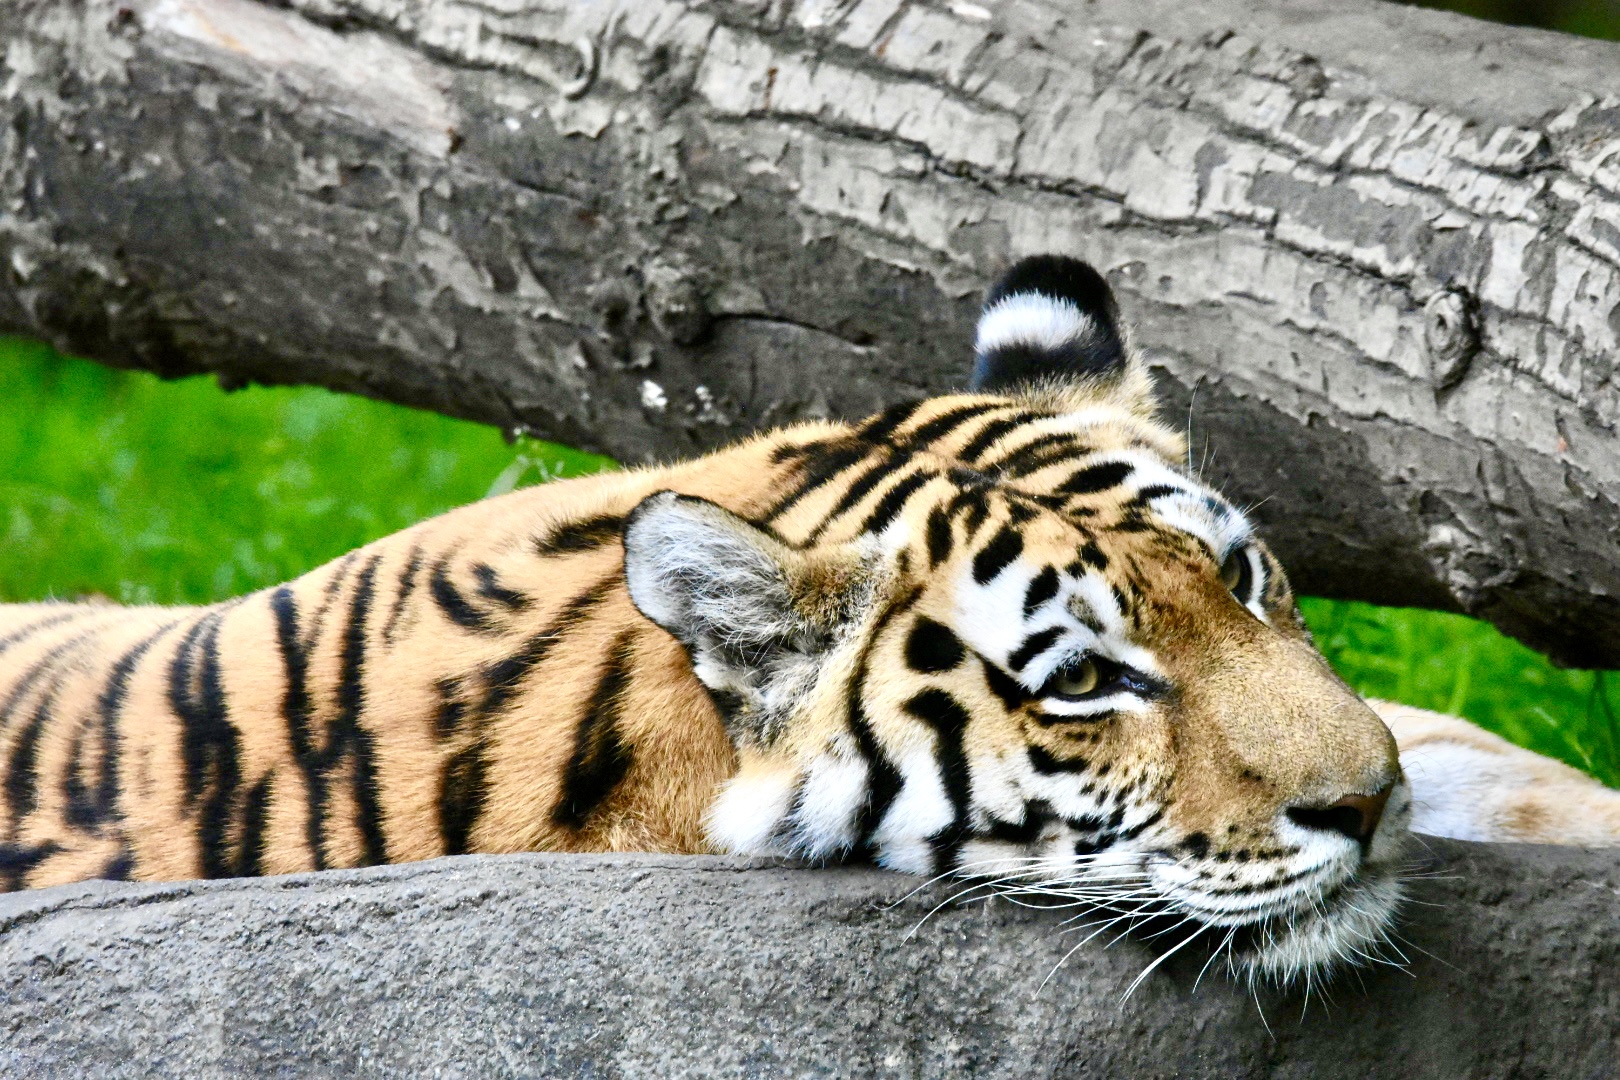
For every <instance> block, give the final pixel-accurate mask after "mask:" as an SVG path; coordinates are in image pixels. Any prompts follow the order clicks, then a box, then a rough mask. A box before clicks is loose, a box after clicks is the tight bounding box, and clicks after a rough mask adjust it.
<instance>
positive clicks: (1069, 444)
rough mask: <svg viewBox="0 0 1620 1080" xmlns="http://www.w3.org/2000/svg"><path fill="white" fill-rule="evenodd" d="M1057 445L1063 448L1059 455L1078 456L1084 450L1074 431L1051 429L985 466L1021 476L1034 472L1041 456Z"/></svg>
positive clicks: (1044, 455)
mask: <svg viewBox="0 0 1620 1080" xmlns="http://www.w3.org/2000/svg"><path fill="white" fill-rule="evenodd" d="M1057 446H1062V447H1063V448H1064V453H1063V454H1062V455H1060V456H1069V455H1074V456H1079V455H1080V454H1081V453H1083V452H1084V450H1083V448H1082V446H1081V443H1080V441H1079V439H1078V438H1077V437H1076V436H1075V434H1074V432H1072V431H1051V432H1047V433H1046V434H1045V435H1039V436H1037V437H1035V438H1033V439H1031V440H1029V442H1027V443H1025V444H1023V445H1022V446H1020V447H1019V448H1018V449H1016V450H1013V451H1011V452H1009V453H1008V454H1007V455H1006V456H1005V457H1003V458H1002V459H1001V460H1000V461H997V462H996V463H995V464H994V465H990V466H987V468H990V469H994V470H995V471H996V472H999V473H1001V474H1002V475H1003V476H1022V475H1024V474H1025V473H1031V472H1034V471H1035V470H1036V468H1038V467H1040V466H1039V465H1037V464H1036V463H1037V462H1041V461H1042V459H1043V457H1047V456H1048V455H1047V451H1049V450H1051V449H1052V448H1053V447H1057ZM1046 464H1049V462H1046Z"/></svg>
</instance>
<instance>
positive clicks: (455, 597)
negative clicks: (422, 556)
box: [429, 557, 495, 634]
mask: <svg viewBox="0 0 1620 1080" xmlns="http://www.w3.org/2000/svg"><path fill="white" fill-rule="evenodd" d="M449 564H450V560H449V558H448V557H446V558H443V559H440V560H439V561H438V562H437V563H435V564H434V566H433V573H432V575H431V576H430V580H429V587H430V588H431V589H432V591H433V600H434V602H435V603H437V604H438V605H439V610H440V611H442V612H444V614H445V616H446V617H447V618H448V619H449V620H450V621H451V622H453V623H455V624H456V625H457V626H464V627H466V628H467V629H468V630H476V631H478V632H479V633H483V634H487V633H491V632H493V631H494V629H495V627H494V626H492V625H491V623H490V621H489V616H488V615H486V614H485V613H484V612H482V611H480V610H478V609H477V608H475V607H473V605H472V604H470V603H468V602H467V598H466V597H465V596H462V595H461V593H460V591H459V590H457V588H456V587H455V585H453V584H451V581H450V567H449Z"/></svg>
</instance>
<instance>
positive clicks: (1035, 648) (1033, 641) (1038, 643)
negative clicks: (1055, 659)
mask: <svg viewBox="0 0 1620 1080" xmlns="http://www.w3.org/2000/svg"><path fill="white" fill-rule="evenodd" d="M1062 636H1063V628H1062V627H1061V626H1048V627H1047V628H1046V629H1045V630H1040V631H1037V632H1036V633H1033V634H1031V635H1030V636H1029V637H1028V638H1026V639H1025V640H1024V643H1023V644H1022V645H1020V646H1018V648H1016V649H1014V650H1013V651H1012V654H1011V655H1010V656H1008V657H1007V666H1008V667H1009V668H1011V669H1012V670H1013V671H1023V670H1024V669H1025V668H1026V667H1028V666H1029V662H1030V661H1031V660H1033V659H1035V658H1036V657H1037V656H1039V655H1041V653H1043V652H1045V651H1046V650H1047V649H1050V648H1051V647H1052V645H1053V643H1055V642H1056V641H1057V639H1058V638H1060V637H1062Z"/></svg>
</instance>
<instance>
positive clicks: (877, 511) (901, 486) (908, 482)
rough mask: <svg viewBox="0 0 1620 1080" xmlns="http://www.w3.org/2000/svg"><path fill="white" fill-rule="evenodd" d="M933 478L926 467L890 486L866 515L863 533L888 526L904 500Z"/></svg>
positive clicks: (903, 506) (897, 514)
mask: <svg viewBox="0 0 1620 1080" xmlns="http://www.w3.org/2000/svg"><path fill="white" fill-rule="evenodd" d="M933 478H934V474H933V473H931V472H929V471H928V470H926V469H923V470H919V471H918V472H914V473H912V474H911V475H910V476H908V477H906V478H905V479H904V480H902V481H900V482H899V483H898V484H896V485H894V487H892V488H890V489H889V490H888V491H886V492H885V493H884V495H883V498H881V499H879V500H878V504H877V505H876V506H874V507H873V508H872V512H871V513H870V514H868V515H867V517H866V523H865V524H864V525H862V526H861V531H862V532H864V533H879V532H882V531H883V530H884V529H886V528H888V527H889V523H890V522H892V521H893V520H894V519H895V518H896V517H898V516H900V511H901V510H903V509H904V508H905V505H906V500H907V499H909V498H911V497H912V496H913V495H915V494H916V493H917V489H918V488H920V487H922V486H923V485H924V484H926V483H928V481H930V480H932V479H933Z"/></svg>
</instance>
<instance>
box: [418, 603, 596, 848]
mask: <svg viewBox="0 0 1620 1080" xmlns="http://www.w3.org/2000/svg"><path fill="white" fill-rule="evenodd" d="M622 580H623V578H622V575H621V574H620V573H618V572H615V573H613V574H610V575H608V576H607V577H605V578H603V579H602V580H601V581H599V582H597V583H596V584H595V585H593V586H591V587H590V588H589V589H587V590H585V591H584V592H582V593H580V594H579V595H578V596H576V597H574V598H573V599H572V600H570V601H569V602H568V603H567V604H565V605H563V608H562V610H561V611H560V612H558V614H557V617H556V618H554V619H553V620H552V621H551V625H550V626H547V627H546V628H545V629H544V630H542V631H540V632H539V633H538V634H535V635H534V636H533V637H531V638H529V640H528V641H526V642H524V644H523V648H521V649H519V650H518V651H517V652H516V653H513V654H512V655H511V656H508V657H506V658H505V659H503V660H497V661H495V662H494V663H491V664H487V665H485V667H484V668H483V670H482V672H481V675H482V678H483V683H484V693H483V696H482V698H481V699H480V700H479V702H478V703H477V705H476V707H474V708H472V709H471V710H470V714H471V716H470V719H465V716H466V714H467V713H468V712H469V710H468V707H467V705H466V703H465V702H464V701H462V700H461V699H460V697H459V694H460V684H459V683H458V682H457V681H456V680H451V679H445V680H441V681H440V683H439V690H440V694H441V703H440V707H439V715H438V717H437V720H436V726H437V730H438V735H439V738H440V739H446V738H449V737H450V736H451V735H453V734H455V733H456V731H457V730H459V729H461V728H464V727H468V726H470V727H471V728H472V732H473V735H472V742H471V744H470V745H468V746H465V747H463V748H462V749H460V750H458V751H456V752H455V754H453V755H452V756H451V757H450V760H449V761H447V762H446V763H445V767H444V771H443V773H442V774H441V777H440V781H439V828H440V830H441V833H442V835H443V837H444V845H445V852H446V853H447V854H451V855H457V854H462V853H464V852H466V851H467V850H469V849H468V846H467V845H468V844H470V843H471V839H470V838H471V836H472V831H473V828H474V827H475V826H476V825H477V824H478V818H479V815H480V814H482V813H483V810H484V803H485V794H486V774H487V760H486V758H485V738H486V735H485V731H486V728H487V725H488V722H489V720H490V718H491V717H493V716H495V715H497V714H498V713H499V712H500V711H501V710H502V709H504V708H505V707H506V706H507V705H508V704H510V702H511V699H512V697H513V695H514V694H516V693H517V691H518V689H519V687H521V686H522V684H523V679H524V677H525V676H527V675H528V673H529V672H530V671H531V670H532V669H533V668H534V667H535V666H536V665H537V664H539V663H541V662H542V661H544V660H545V658H546V656H547V655H548V654H549V653H550V651H551V648H552V646H554V645H555V644H556V643H557V642H558V641H559V640H561V639H562V637H563V635H564V634H566V633H567V632H568V631H569V630H570V629H572V628H573V627H575V626H577V625H578V624H579V623H580V622H581V621H583V620H584V619H585V618H586V617H588V616H589V615H590V613H591V611H592V610H593V609H594V608H595V607H596V606H597V605H598V604H600V603H601V602H602V601H603V600H605V599H607V598H608V597H609V596H611V595H613V591H614V588H615V587H616V586H618V585H619V584H620V583H621V581H622ZM615 737H616V736H615Z"/></svg>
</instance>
